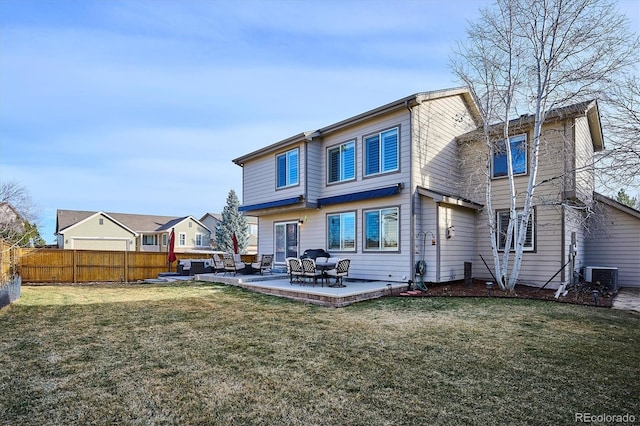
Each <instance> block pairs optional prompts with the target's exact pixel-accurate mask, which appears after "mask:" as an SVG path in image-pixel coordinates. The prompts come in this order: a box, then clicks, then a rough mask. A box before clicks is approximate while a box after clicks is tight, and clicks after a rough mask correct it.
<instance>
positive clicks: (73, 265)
mask: <svg viewBox="0 0 640 426" xmlns="http://www.w3.org/2000/svg"><path fill="white" fill-rule="evenodd" d="M77 257H78V251H77V250H75V249H74V250H73V263H72V265H71V266H72V267H73V277H72V281H73V283H74V284H75V282H76V279H77V276H78V272H77V269H78V260H77Z"/></svg>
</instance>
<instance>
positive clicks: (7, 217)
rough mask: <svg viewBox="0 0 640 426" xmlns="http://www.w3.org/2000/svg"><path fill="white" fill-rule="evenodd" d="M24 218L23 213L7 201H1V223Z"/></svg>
mask: <svg viewBox="0 0 640 426" xmlns="http://www.w3.org/2000/svg"><path fill="white" fill-rule="evenodd" d="M18 220H22V215H21V214H20V213H18V211H17V210H16V209H15V208H14V207H13V206H12V205H11V204H10V203H7V202H6V201H3V202H0V223H9V222H15V221H18Z"/></svg>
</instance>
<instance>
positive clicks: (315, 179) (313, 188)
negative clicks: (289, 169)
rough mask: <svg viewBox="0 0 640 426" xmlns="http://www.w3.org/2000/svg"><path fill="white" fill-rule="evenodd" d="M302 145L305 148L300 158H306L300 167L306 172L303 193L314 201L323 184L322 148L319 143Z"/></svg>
mask: <svg viewBox="0 0 640 426" xmlns="http://www.w3.org/2000/svg"><path fill="white" fill-rule="evenodd" d="M304 147H305V149H306V153H305V155H303V156H302V158H307V160H306V163H304V165H302V167H301V169H304V170H305V173H306V174H308V176H307V182H306V184H307V193H306V194H304V195H305V196H306V199H307V200H308V201H310V202H313V203H314V202H316V200H317V199H318V197H319V196H320V194H321V192H322V187H323V186H324V172H323V170H324V169H325V168H326V165H325V163H326V160H325V161H323V158H324V152H323V151H324V149H323V147H322V144H321V143H317V142H312V143H307V144H305V145H304ZM301 161H303V160H301ZM301 177H302V175H301ZM301 194H302V193H301Z"/></svg>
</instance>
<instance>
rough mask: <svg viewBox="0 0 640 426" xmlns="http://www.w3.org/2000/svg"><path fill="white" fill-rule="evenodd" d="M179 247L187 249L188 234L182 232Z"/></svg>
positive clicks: (179, 235) (179, 237) (179, 236)
mask: <svg viewBox="0 0 640 426" xmlns="http://www.w3.org/2000/svg"><path fill="white" fill-rule="evenodd" d="M178 245H179V246H180V247H185V246H186V245H187V233H186V232H180V233H179V234H178Z"/></svg>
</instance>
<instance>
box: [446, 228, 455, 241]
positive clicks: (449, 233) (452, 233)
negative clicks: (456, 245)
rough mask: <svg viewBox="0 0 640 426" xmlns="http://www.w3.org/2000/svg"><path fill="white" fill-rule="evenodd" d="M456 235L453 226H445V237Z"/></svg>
mask: <svg viewBox="0 0 640 426" xmlns="http://www.w3.org/2000/svg"><path fill="white" fill-rule="evenodd" d="M455 236H456V228H455V226H453V225H451V226H450V227H448V228H447V239H450V238H453V237H455Z"/></svg>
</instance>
